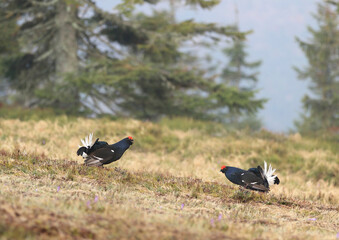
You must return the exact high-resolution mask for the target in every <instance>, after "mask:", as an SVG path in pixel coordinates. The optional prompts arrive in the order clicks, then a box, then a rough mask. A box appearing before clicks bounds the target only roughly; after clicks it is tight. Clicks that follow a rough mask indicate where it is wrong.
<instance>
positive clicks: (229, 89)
mask: <svg viewBox="0 0 339 240" xmlns="http://www.w3.org/2000/svg"><path fill="white" fill-rule="evenodd" d="M338 6H339V5H338V2H337V1H316V0H300V1H293V0H279V1H269V0H260V1H255V2H253V1H248V0H238V1H235V0H224V1H218V0H210V1H206V0H186V1H184V0H182V1H179V0H134V1H131V0H124V1H104V0H97V1H92V0H25V1H23V0H2V1H1V2H0V11H1V14H0V102H1V108H0V114H1V115H2V116H10V115H11V114H13V116H14V115H15V116H18V112H22V113H23V114H28V112H27V109H29V110H32V109H34V110H35V111H36V112H38V111H42V112H43V114H51V115H59V114H66V115H73V116H85V117H101V116H108V117H111V118H122V117H132V118H137V119H141V120H147V121H158V120H160V119H162V118H164V117H178V116H179V117H187V118H193V119H199V120H209V121H216V122H221V123H223V124H225V125H226V126H227V127H229V128H233V129H244V128H246V129H250V130H259V129H262V128H266V129H268V130H271V131H275V132H291V131H297V132H300V133H303V134H314V133H318V132H322V133H335V134H337V133H338V130H339V120H338V119H339V111H338V109H339V82H338V76H339V71H338V65H339V52H338V47H339V41H338V39H339V38H338V37H339V28H338V24H339V22H338V13H339V11H338V9H339V8H338ZM24 110H25V111H24ZM39 114H42V113H39Z"/></svg>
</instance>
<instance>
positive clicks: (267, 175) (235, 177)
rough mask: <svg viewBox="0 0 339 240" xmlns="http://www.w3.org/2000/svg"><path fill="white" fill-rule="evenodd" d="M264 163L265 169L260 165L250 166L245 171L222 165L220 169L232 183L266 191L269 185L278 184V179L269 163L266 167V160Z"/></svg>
mask: <svg viewBox="0 0 339 240" xmlns="http://www.w3.org/2000/svg"><path fill="white" fill-rule="evenodd" d="M264 165H265V170H263V169H262V168H261V167H260V166H258V167H257V168H250V169H248V170H247V171H246V170H243V169H240V168H236V167H226V166H222V167H221V170H220V171H221V172H222V173H224V174H225V175H226V178H227V179H228V180H230V181H231V182H232V183H234V184H237V185H240V186H243V187H244V188H246V189H251V190H255V191H259V192H268V191H269V190H270V186H272V185H273V184H279V183H280V180H279V178H278V177H277V176H276V175H273V173H274V172H275V169H272V167H271V165H270V166H269V168H268V169H267V164H266V162H264Z"/></svg>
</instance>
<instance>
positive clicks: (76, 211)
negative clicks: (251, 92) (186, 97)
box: [0, 112, 339, 239]
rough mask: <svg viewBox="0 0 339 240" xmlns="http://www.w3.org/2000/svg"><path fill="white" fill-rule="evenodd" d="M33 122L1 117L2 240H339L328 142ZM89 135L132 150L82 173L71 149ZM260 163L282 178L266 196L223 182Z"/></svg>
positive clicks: (198, 128)
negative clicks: (129, 139) (235, 170)
mask: <svg viewBox="0 0 339 240" xmlns="http://www.w3.org/2000/svg"><path fill="white" fill-rule="evenodd" d="M33 116H34V115H30V114H29V112H26V113H22V116H21V117H19V118H16V119H13V118H11V116H10V115H6V116H5V117H3V118H1V119H0V185H1V188H0V214H1V217H0V239H336V238H338V232H339V174H338V173H339V159H338V149H339V148H338V140H337V138H335V136H333V137H330V136H323V137H318V138H311V137H309V138H308V137H304V136H301V135H300V134H298V133H296V134H289V135H288V134H275V133H272V132H269V131H267V130H260V131H258V132H255V133H251V132H250V131H246V130H243V131H235V130H231V129H227V128H226V127H225V126H224V125H221V124H217V123H212V122H203V121H196V120H192V119H188V118H172V119H170V118H164V119H162V120H161V121H159V122H156V123H152V122H147V121H139V120H133V119H110V118H101V119H85V118H75V117H74V118H72V117H67V116H57V117H53V118H44V117H42V116H38V117H37V118H36V119H35V118H34V117H33ZM37 119H39V120H37ZM91 132H93V133H94V138H97V137H98V138H100V140H105V141H108V142H109V143H114V142H117V141H118V140H120V139H122V138H124V137H126V136H128V135H131V136H133V138H134V144H133V145H132V146H131V147H130V149H128V150H127V151H126V153H125V154H124V156H123V157H122V159H120V160H119V161H117V162H114V163H112V164H109V165H106V166H105V167H104V168H101V167H86V166H84V165H83V160H82V158H81V157H79V156H77V155H76V151H77V149H78V146H79V145H80V144H81V142H80V139H83V138H84V137H85V136H87V135H88V134H89V133H91ZM264 161H266V162H268V163H271V164H272V166H273V168H276V169H277V170H276V174H277V175H278V177H279V178H280V180H281V183H280V184H279V185H274V186H273V187H271V191H270V192H269V193H268V194H263V193H258V192H253V191H248V190H244V189H242V188H239V187H238V186H236V185H233V184H231V183H230V182H229V181H228V180H227V179H226V178H225V176H224V175H223V174H222V173H221V172H220V167H221V166H222V165H226V166H235V167H241V168H244V169H248V168H250V167H256V166H258V165H261V166H263V163H264Z"/></svg>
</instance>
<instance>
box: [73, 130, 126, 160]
mask: <svg viewBox="0 0 339 240" xmlns="http://www.w3.org/2000/svg"><path fill="white" fill-rule="evenodd" d="M92 138H93V133H92V134H90V135H89V136H87V137H86V138H85V139H84V140H81V142H82V144H83V146H79V149H78V151H77V154H78V156H80V155H81V156H82V157H83V158H84V159H85V165H87V166H102V165H105V164H109V163H112V162H115V161H117V160H119V159H120V158H121V157H122V155H123V154H124V153H125V151H126V150H127V149H128V148H129V147H130V146H131V145H132V144H133V138H132V137H127V138H124V139H122V140H121V141H119V142H117V143H114V144H111V145H109V144H108V143H107V142H104V141H99V138H98V139H97V140H96V141H95V142H94V143H93V144H92Z"/></svg>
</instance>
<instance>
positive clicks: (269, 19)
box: [97, 0, 319, 132]
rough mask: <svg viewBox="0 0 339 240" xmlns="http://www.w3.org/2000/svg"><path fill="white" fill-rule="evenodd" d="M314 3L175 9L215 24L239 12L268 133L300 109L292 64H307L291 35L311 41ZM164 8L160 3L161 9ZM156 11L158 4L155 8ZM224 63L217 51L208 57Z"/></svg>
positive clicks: (289, 123)
mask: <svg viewBox="0 0 339 240" xmlns="http://www.w3.org/2000/svg"><path fill="white" fill-rule="evenodd" d="M97 2H98V4H99V6H100V7H102V8H104V9H105V10H107V11H110V10H112V8H113V6H114V5H115V4H113V3H112V2H113V1H108V0H98V1H97ZM317 2H319V1H316V0H297V1H296V0H274V1H272V0H255V1H253V0H222V1H221V3H220V4H219V5H218V6H217V7H214V8H213V9H210V10H202V9H200V8H195V9H193V8H190V7H187V6H179V7H178V11H177V13H176V14H177V18H178V19H179V20H185V19H192V18H194V19H195V20H197V21H202V22H215V23H219V24H220V25H227V24H232V23H234V21H235V19H236V18H235V6H237V9H238V19H239V25H240V30H242V31H246V30H253V31H254V33H252V34H251V35H249V36H248V41H247V45H248V53H249V60H262V62H263V63H262V65H261V67H260V75H259V82H258V84H257V87H258V88H259V89H260V93H259V94H258V96H259V97H263V98H268V99H269V101H268V102H267V103H266V105H265V108H264V109H263V110H262V111H260V112H259V116H260V117H261V119H262V120H263V122H264V126H265V128H267V129H270V130H273V131H279V132H282V131H287V130H288V129H290V128H293V121H294V120H296V119H297V118H298V117H299V114H300V112H301V111H302V104H301V98H302V97H303V95H304V94H305V93H306V91H307V82H305V81H300V80H298V79H297V75H296V73H295V71H294V70H293V68H292V67H293V66H298V67H302V66H305V65H306V64H307V61H306V58H305V56H304V55H303V53H302V52H301V50H300V48H299V46H298V45H297V43H296V41H295V37H296V36H298V37H299V38H301V39H303V40H306V39H308V38H309V37H310V35H309V33H308V32H307V28H306V27H307V26H308V25H311V26H315V21H314V19H313V18H312V15H311V13H314V12H316V9H317ZM163 6H164V5H162V7H163ZM160 7H161V6H160ZM212 56H213V57H214V58H216V59H219V61H223V62H226V59H223V55H222V54H221V53H220V52H218V51H216V52H215V53H214V54H213V55H212Z"/></svg>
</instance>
